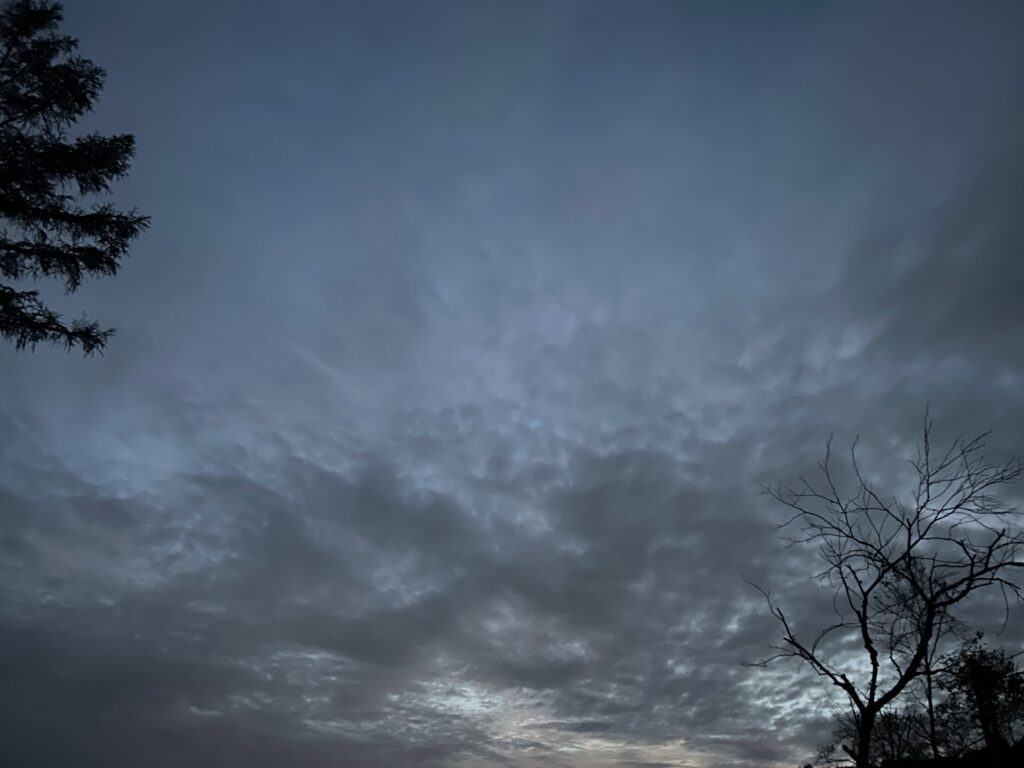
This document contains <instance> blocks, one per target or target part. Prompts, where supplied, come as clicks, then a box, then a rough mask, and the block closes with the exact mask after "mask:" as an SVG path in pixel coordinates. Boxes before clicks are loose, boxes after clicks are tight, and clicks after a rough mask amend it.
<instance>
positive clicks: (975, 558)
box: [755, 418, 1024, 768]
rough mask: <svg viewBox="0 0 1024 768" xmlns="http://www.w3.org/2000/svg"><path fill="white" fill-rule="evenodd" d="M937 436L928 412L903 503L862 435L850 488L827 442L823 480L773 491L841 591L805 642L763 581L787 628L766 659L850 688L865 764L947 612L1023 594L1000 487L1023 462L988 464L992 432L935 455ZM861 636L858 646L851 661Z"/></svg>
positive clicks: (854, 749) (858, 751) (1017, 547)
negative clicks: (878, 477)
mask: <svg viewBox="0 0 1024 768" xmlns="http://www.w3.org/2000/svg"><path fill="white" fill-rule="evenodd" d="M931 432H932V423H931V421H929V420H928V419H927V418H926V419H925V427H924V437H923V441H922V442H921V443H920V444H919V447H918V455H917V457H916V458H915V459H914V460H912V461H911V462H910V463H911V466H912V467H913V469H914V470H915V473H916V483H914V486H913V487H912V489H911V492H910V493H909V494H908V495H907V496H906V497H904V498H902V499H901V498H899V497H896V496H891V495H886V494H883V493H882V492H881V491H879V490H877V489H876V488H875V487H874V485H873V484H872V483H871V482H869V481H868V479H867V478H866V477H865V476H864V474H863V473H862V471H861V468H860V466H859V464H858V461H857V452H856V442H855V443H854V446H853V448H852V449H851V452H850V458H851V461H850V470H851V473H850V480H849V483H850V484H851V485H852V490H850V491H844V490H843V489H842V486H843V485H844V483H842V482H841V481H840V479H839V477H838V476H837V472H836V471H835V469H834V467H833V462H832V452H831V444H830V445H829V447H828V448H827V449H826V453H825V458H824V461H822V462H821V463H820V464H819V465H818V469H819V472H820V479H819V480H818V481H817V482H816V483H812V482H810V481H807V480H805V479H803V478H801V479H800V483H799V484H798V485H797V486H796V487H795V488H791V487H787V486H781V485H780V486H777V487H771V488H768V489H766V490H768V492H769V493H770V494H771V495H772V496H773V497H774V498H775V499H777V500H778V501H780V502H781V503H783V504H785V505H786V506H787V507H789V508H790V509H791V510H793V515H792V516H791V517H790V518H789V520H788V521H786V522H785V523H784V524H783V528H790V529H793V528H795V529H797V532H796V534H795V535H794V536H791V537H789V538H788V542H789V543H790V545H792V546H801V545H809V546H812V547H815V548H816V550H817V554H818V557H819V558H820V559H821V560H822V562H823V563H824V569H823V570H822V572H821V573H820V575H819V576H820V578H821V579H822V580H823V581H824V582H825V583H826V584H828V585H829V586H830V587H832V588H833V589H834V590H835V592H836V598H835V601H834V607H835V620H834V621H833V622H832V623H830V624H829V625H828V626H826V627H824V628H823V629H821V630H820V631H818V632H817V633H816V634H815V635H814V636H813V637H810V638H808V637H806V636H805V635H804V634H803V632H798V630H797V628H796V627H795V626H793V624H791V623H790V620H789V618H788V617H787V615H786V613H785V612H784V611H783V610H782V608H781V607H780V606H779V605H778V604H777V603H776V602H775V601H774V599H773V598H772V597H771V596H770V594H769V593H768V592H767V591H766V590H764V589H763V588H761V587H757V588H758V589H760V590H761V592H762V594H764V596H765V598H766V599H767V600H768V605H769V609H770V611H771V613H772V615H774V616H775V618H776V619H777V620H778V621H779V623H780V625H781V629H782V643H781V645H778V646H775V647H774V650H775V651H777V653H776V654H775V655H773V656H772V657H770V658H768V659H766V660H764V661H763V662H761V663H762V664H766V663H768V662H770V661H772V660H775V659H779V658H797V659H800V660H802V661H803V662H805V663H806V664H807V665H808V666H810V667H811V669H813V670H814V671H815V672H816V673H817V674H818V675H819V676H821V677H822V678H824V679H825V680H827V681H828V682H829V683H830V684H831V685H833V686H835V687H837V688H839V689H840V690H841V691H843V693H844V694H845V695H846V696H847V698H848V699H849V703H850V706H851V709H852V710H853V712H854V713H855V715H856V734H855V738H854V739H853V743H852V744H850V745H844V750H845V751H846V752H847V753H848V754H849V755H850V757H851V758H852V759H853V760H854V762H855V764H856V765H857V766H858V768H866V766H868V765H870V759H871V746H872V734H873V731H874V729H875V725H876V721H877V719H878V717H879V714H880V713H881V712H882V711H884V710H886V709H887V708H888V707H889V705H890V704H892V703H893V702H894V701H895V699H896V697H897V696H899V695H900V693H901V692H902V691H904V689H906V688H907V686H908V685H909V684H910V683H911V682H912V681H914V680H915V679H917V678H919V677H920V676H921V675H922V674H923V671H924V669H925V660H926V659H927V658H928V656H929V652H930V651H931V649H932V643H933V639H934V637H935V635H936V633H937V632H939V631H941V627H942V626H943V625H944V623H945V622H947V621H948V617H949V616H950V613H951V611H953V610H954V609H955V608H956V607H957V606H959V605H960V604H962V603H963V602H964V601H965V600H967V599H968V598H969V597H970V596H971V595H973V594H974V593H976V592H978V591H979V590H982V589H985V588H989V587H992V588H997V589H1001V590H1003V593H1004V597H1008V596H1011V595H1012V596H1015V597H1017V598H1018V599H1019V598H1020V594H1021V593H1020V587H1019V586H1018V584H1017V583H1016V582H1015V581H1013V579H1012V576H1011V573H1012V571H1013V570H1014V569H1018V568H1022V567H1024V562H1022V561H1021V560H1020V558H1019V554H1020V551H1021V548H1022V546H1024V535H1022V534H1021V533H1019V532H1014V530H1013V529H1012V527H1011V524H1010V523H1011V520H1010V516H1011V513H1012V512H1013V510H1012V509H1010V508H1008V507H1007V506H1005V504H1004V503H1003V502H1002V501H1001V499H1000V497H999V496H998V495H997V493H998V491H999V489H1000V486H1002V485H1004V484H1006V483H1009V482H1011V481H1013V480H1015V479H1016V478H1018V477H1019V476H1020V475H1021V474H1022V472H1024V465H1022V463H1021V462H1020V460H1014V461H1010V462H1008V463H1006V464H993V463H990V462H988V461H987V460H986V459H985V456H984V454H983V449H984V445H985V443H984V437H985V435H981V436H978V437H974V438H965V437H961V438H959V439H957V440H956V441H954V443H953V444H952V445H951V446H950V447H949V449H948V450H946V451H945V452H942V453H940V454H936V453H935V452H933V450H932V445H931ZM755 586H757V585H755ZM830 640H835V641H837V642H835V643H830V642H828V641H830ZM842 641H846V643H845V644H844V643H843V642H842ZM854 642H855V643H857V644H858V645H859V646H860V648H861V651H862V652H863V653H862V655H861V656H860V658H859V659H857V660H856V661H855V662H852V663H851V662H850V660H849V655H850V647H851V645H850V644H851V643H854Z"/></svg>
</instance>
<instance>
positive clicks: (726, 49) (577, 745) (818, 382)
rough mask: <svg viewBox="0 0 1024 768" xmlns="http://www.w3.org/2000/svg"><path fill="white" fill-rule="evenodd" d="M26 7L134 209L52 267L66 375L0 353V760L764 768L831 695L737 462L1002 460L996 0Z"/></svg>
mask: <svg viewBox="0 0 1024 768" xmlns="http://www.w3.org/2000/svg"><path fill="white" fill-rule="evenodd" d="M64 29H65V30H66V31H68V32H69V33H71V34H74V35H75V36H77V37H78V38H79V39H80V41H81V46H80V51H81V53H82V54H84V55H85V56H87V57H89V58H91V59H93V60H94V61H96V62H97V63H98V64H100V65H102V66H103V67H105V68H106V69H107V71H108V79H107V83H106V87H105V90H104V92H103V94H102V96H101V97H100V100H99V101H98V104H97V107H96V109H95V111H94V112H93V113H92V114H91V115H90V116H89V118H88V120H87V121H86V122H85V123H84V124H83V125H82V128H83V129H88V130H99V131H102V132H106V133H111V132H131V133H134V134H135V136H136V139H137V145H138V147H137V155H136V159H135V161H134V164H133V167H132V170H131V174H130V176H129V177H128V178H127V179H125V180H124V181H122V182H119V183H118V184H117V188H116V191H115V196H114V200H115V202H117V203H118V204H122V205H126V206H138V207H139V209H140V210H141V211H142V212H144V213H147V214H149V215H151V216H152V227H151V229H150V230H149V231H148V232H146V233H145V235H144V236H143V237H142V238H141V239H140V240H138V241H137V243H136V245H135V247H134V248H133V252H132V256H131V258H130V259H129V260H128V261H127V262H126V263H125V265H124V268H123V270H122V271H121V273H120V274H118V275H117V276H116V277H114V278H111V279H105V280H100V281H95V282H92V283H89V284H87V285H86V286H84V287H83V289H82V290H81V291H79V292H78V293H76V294H74V295H72V296H69V297H66V298H65V297H62V296H60V295H59V286H46V285H45V284H44V285H41V288H42V289H43V291H44V293H45V295H46V296H47V298H52V300H53V301H54V302H55V303H57V304H58V305H59V306H60V307H61V308H62V309H65V310H66V311H67V312H68V313H69V314H71V315H75V314H77V313H79V312H81V311H86V312H87V313H88V315H89V316H90V318H94V319H97V320H99V321H100V322H101V323H102V324H104V325H107V326H114V327H116V328H117V335H116V336H115V337H114V338H113V339H112V341H111V343H110V345H109V348H108V350H107V352H106V354H105V355H103V356H102V357H100V356H97V357H91V358H84V359H83V358H82V357H81V356H80V355H78V354H74V353H72V354H66V353H65V352H64V351H63V350H60V349H54V348H43V347H39V348H38V349H37V350H36V351H35V352H34V353H28V352H21V353H17V352H15V351H14V350H13V348H10V346H9V345H5V346H4V347H3V348H2V349H0V370H2V376H0V459H2V460H0V680H2V681H3V682H2V683H0V730H2V731H3V737H2V739H0V756H2V757H3V760H2V762H3V763H4V764H5V765H11V766H15V765H17V766H19V768H34V767H36V766H39V767H42V766H48V767H49V766H58V765H75V766H77V767H78V768H94V767H95V768H99V766H103V768H135V766H140V765H146V766H150V767H151V768H179V767H180V766H204V767H207V768H241V767H242V766H244V767H245V768H278V766H287V765H302V766H306V767H307V768H327V767H328V766H359V767H360V768H385V766H386V767H387V768H414V767H421V766H422V767H424V768H435V767H436V768H470V767H474V768H476V767H481V766H482V767H484V768H490V767H492V766H493V767H496V766H508V767H509V768H555V766H558V767H559V768H583V766H587V767H588V768H591V767H593V768H602V767H604V766H633V767H634V768H639V767H640V766H647V767H648V768H654V767H655V766H659V767H664V768H669V767H670V766H672V767H675V768H684V767H687V768H691V767H692V768H698V767H706V768H711V767H712V766H732V767H735V768H739V767H741V766H742V767H745V768H769V767H770V766H792V765H795V764H797V763H798V761H801V760H805V761H806V760H807V759H809V758H810V757H811V756H812V754H813V752H814V748H815V745H817V744H819V743H821V742H822V741H823V740H825V738H826V737H827V736H828V732H829V723H828V717H829V711H830V708H831V707H835V706H838V705H839V704H840V703H841V702H840V701H839V700H838V699H837V698H836V697H835V696H834V695H832V694H830V693H829V692H828V691H827V690H826V689H825V688H824V687H823V686H822V685H821V682H820V680H819V679H818V678H816V677H814V676H813V675H808V674H807V673H806V671H803V670H801V669H800V668H799V667H797V666H787V665H785V664H783V665H780V666H777V667H771V668H768V669H757V668H751V667H746V666H742V665H741V662H744V661H752V660H757V659H759V658H762V657H764V656H766V655H768V653H769V651H768V646H769V645H771V643H772V642H774V641H775V640H776V639H777V638H778V634H779V633H778V628H777V626H776V625H775V624H774V623H773V621H772V619H771V617H770V616H769V615H768V614H767V611H766V608H765V605H764V603H763V600H762V599H761V598H760V597H759V595H758V594H757V593H756V592H755V591H754V590H752V589H751V588H750V587H749V586H748V585H747V584H746V583H745V582H744V578H746V579H751V580H754V581H756V582H758V583H761V584H764V585H768V586H770V587H771V589H772V591H773V594H775V595H776V596H777V597H778V598H779V600H780V602H781V603H782V604H783V605H784V606H785V607H786V608H787V610H788V611H789V612H790V613H791V615H792V616H793V617H794V620H795V621H797V622H798V623H799V624H800V625H801V626H803V627H807V628H813V627H815V626H817V625H819V624H820V623H821V622H822V621H827V620H828V617H829V616H830V615H831V600H830V596H829V592H828V590H827V589H824V588H822V587H821V586H819V585H817V583H816V582H815V581H814V580H813V579H812V576H813V574H814V573H815V572H816V571H817V570H818V567H817V563H816V562H815V560H814V559H813V556H812V553H808V552H805V551H803V550H795V549H788V550H787V549H784V548H783V546H782V543H781V542H780V540H779V539H778V535H777V531H776V530H775V527H774V526H775V525H776V524H777V523H778V522H779V521H780V520H781V519H782V510H780V509H778V508H777V507H776V506H774V505H773V504H772V503H771V500H770V499H768V498H766V497H765V496H764V495H763V494H761V492H760V486H761V484H762V483H765V482H772V481H785V480H791V479H793V478H795V477H796V476H798V475H799V474H801V473H803V472H807V471H809V469H810V468H812V467H813V465H814V463H815V462H816V461H817V460H818V459H819V458H820V457H821V455H822V451H823V448H824V445H825V442H826V440H827V439H828V436H829V435H830V434H832V433H834V434H835V440H836V444H837V445H848V444H849V442H850V441H851V440H852V439H853V438H854V436H855V435H856V434H858V433H859V434H861V435H862V437H861V441H862V449H863V454H862V455H863V459H864V462H865V464H866V465H867V466H870V467H871V468H872V469H871V471H872V472H873V473H876V474H874V475H873V477H877V478H878V480H879V482H880V483H882V484H883V485H884V484H886V483H889V482H892V483H893V485H891V486H889V485H886V487H891V488H892V489H893V490H894V491H898V490H899V489H900V488H901V487H903V486H900V485H899V483H900V482H902V481H903V480H905V479H906V478H905V470H906V465H905V464H904V463H903V457H905V456H907V455H908V454H909V453H912V451H913V446H914V440H915V439H916V437H917V436H918V434H919V431H920V426H921V423H922V418H923V415H924V411H925V407H926V404H929V405H930V409H931V415H932V416H933V417H934V418H935V419H936V439H938V440H947V439H951V438H953V437H954V436H955V435H956V434H957V433H959V432H960V431H961V430H987V429H994V430H995V432H994V434H993V435H992V437H991V438H990V441H989V448H990V451H991V455H992V456H993V457H997V458H998V457H1008V456H1010V455H1013V454H1015V453H1022V452H1024V442H1022V440H1021V435H1022V434H1024V398H1022V396H1021V392H1022V386H1024V344H1022V341H1024V45H1022V40H1024V38H1022V34H1024V33H1022V30H1024V4H1022V3H1018V2H1007V3H999V2H985V3H979V2H966V1H965V2H959V3H950V2H927V3H926V2H920V3H914V2H905V3H889V2H880V3H845V2H844V3H817V2H801V3H782V2H778V3H774V2H773V3H769V2H746V3H744V2H708V3H699V2H654V1H652V0H636V1H635V2H634V1H630V2H626V1H622V2H599V1H597V0H594V1H593V2H537V1H535V0H521V1H519V2H488V1H486V0H482V1H480V2H441V1H436V2H427V1H426V0H424V1H423V2H411V1H410V2H392V1H390V0H385V1H383V2H354V3H342V2H312V1H311V0H301V1H300V0H296V1H294V2H283V1H282V2H269V1H267V0H252V1H250V2H237V1H232V2H199V1H198V0H181V1H179V2H155V1H148V0H72V1H71V2H69V3H67V5H66V20H65V24H64ZM51 288H56V289H57V290H53V291H51V290H50V289H51ZM1018 492H1019V489H1018ZM995 598H996V599H995V600H992V599H990V598H986V597H983V598H982V599H981V600H980V602H978V603H977V604H976V605H975V606H974V607H972V609H971V610H972V611H973V612H974V615H975V617H976V621H977V622H979V625H980V626H989V624H991V625H992V626H991V631H992V632H993V634H991V635H990V637H991V638H993V639H994V638H996V635H995V634H994V631H995V630H997V629H998V628H999V626H998V625H1000V624H1001V621H1002V618H1003V616H1002V614H1001V612H1000V611H1001V602H999V600H998V596H995ZM986 622H988V624H987V623H986ZM996 642H997V643H998V644H1001V645H1004V646H1006V647H1008V648H1010V649H1012V650H1021V649H1022V647H1024V612H1022V609H1021V608H1020V607H1018V606H1011V613H1010V616H1009V622H1008V624H1007V628H1006V630H1005V631H1004V632H1003V634H1002V635H1000V636H998V639H997V640H996Z"/></svg>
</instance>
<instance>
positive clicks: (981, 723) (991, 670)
mask: <svg viewBox="0 0 1024 768" xmlns="http://www.w3.org/2000/svg"><path fill="white" fill-rule="evenodd" d="M943 661H944V665H943V669H944V673H943V676H942V682H941V683H940V685H941V687H942V689H943V690H944V691H945V692H946V700H945V701H944V702H943V703H942V705H941V706H940V713H941V714H942V716H943V717H944V719H945V720H946V722H947V724H948V725H947V728H951V729H952V728H955V729H957V730H961V731H963V732H964V734H965V735H967V733H969V732H970V731H974V733H979V732H980V736H981V741H983V742H984V744H985V746H986V747H987V748H988V749H990V750H993V751H996V752H1000V751H1005V750H1007V749H1008V748H1009V746H1010V745H1011V744H1012V743H1014V742H1015V741H1016V740H1017V739H1018V738H1019V737H1020V736H1021V735H1022V734H1024V672H1021V671H1020V670H1019V669H1017V665H1016V664H1015V663H1014V661H1013V658H1012V657H1010V656H1009V655H1007V653H1006V652H1005V651H1002V650H993V649H990V648H986V647H985V646H984V645H982V643H981V636H980V635H978V636H976V637H974V638H973V639H971V640H968V641H967V642H966V643H964V644H963V645H962V646H961V647H960V649H959V650H957V651H956V652H955V653H953V654H950V655H949V656H947V657H946V658H945V659H944V660H943ZM968 743H970V742H968Z"/></svg>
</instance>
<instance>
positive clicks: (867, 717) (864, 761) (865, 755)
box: [854, 710, 875, 768]
mask: <svg viewBox="0 0 1024 768" xmlns="http://www.w3.org/2000/svg"><path fill="white" fill-rule="evenodd" d="M874 729H875V712H874V711H873V710H866V711H864V712H861V713H860V722H859V723H858V727H857V754H856V755H854V760H855V761H856V765H857V768H871V733H872V732H873V731H874Z"/></svg>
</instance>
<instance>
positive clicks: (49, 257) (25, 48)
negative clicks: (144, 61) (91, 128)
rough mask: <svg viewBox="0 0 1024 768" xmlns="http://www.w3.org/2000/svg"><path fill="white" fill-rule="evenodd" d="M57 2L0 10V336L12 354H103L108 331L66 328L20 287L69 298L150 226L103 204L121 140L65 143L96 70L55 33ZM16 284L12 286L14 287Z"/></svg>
mask: <svg viewBox="0 0 1024 768" xmlns="http://www.w3.org/2000/svg"><path fill="white" fill-rule="evenodd" d="M62 19H63V11H62V8H61V6H60V4H58V3H52V2H39V1H38V0H12V1H11V2H7V3H5V4H4V5H3V6H0V276H2V277H3V278H5V280H6V281H11V283H10V284H5V283H0V335H3V337H4V338H6V339H8V340H10V341H13V342H14V344H15V346H16V347H17V348H18V349H23V348H25V347H28V348H34V347H35V345H36V344H38V343H39V342H51V343H56V344H62V345H64V346H65V347H67V348H68V349H71V348H72V347H75V346H77V347H80V348H81V349H82V351H83V352H84V353H85V354H91V353H92V352H95V351H99V350H102V349H103V347H104V345H105V344H106V342H107V339H108V338H109V337H110V336H111V335H112V334H113V330H110V329H107V330H103V329H101V328H100V326H99V325H98V324H97V323H95V322H88V321H86V320H85V319H84V318H83V319H77V320H73V321H71V322H70V323H65V322H64V321H63V320H62V319H61V317H60V315H59V314H57V313H56V312H54V311H53V310H51V309H50V308H49V307H47V306H46V305H45V304H44V303H43V301H42V300H41V299H40V297H39V293H38V291H36V290H31V289H29V288H27V287H25V286H24V285H23V284H24V283H25V282H28V281H35V280H38V279H40V278H45V277H52V278H56V279H58V280H60V281H62V282H63V287H64V291H65V293H73V292H74V291H75V290H77V289H78V288H79V286H80V285H81V284H82V281H83V280H84V279H85V278H86V277H90V276H99V275H113V274H115V273H116V272H117V270H118V267H119V266H120V263H121V259H122V258H123V257H124V256H125V255H127V252H128V245H129V243H130V242H131V241H132V240H133V239H135V238H136V237H137V236H138V235H139V233H140V232H141V231H142V230H143V229H145V228H146V226H147V225H148V222H149V219H148V217H146V216H142V215H140V214H139V213H138V212H137V211H135V210H131V211H127V212H126V211H118V210H116V209H115V208H114V207H113V206H111V205H109V204H107V203H98V202H93V203H91V204H86V203H83V202H82V201H81V199H80V198H82V197H83V196H92V195H96V194H101V193H106V192H109V189H110V188H109V185H110V183H111V181H113V180H115V179H118V178H121V177H123V176H124V175H125V174H126V173H127V171H128V166H129V161H130V160H131V157H132V154H133V153H134V149H135V139H134V137H132V136H130V135H128V134H122V135H117V136H100V135H98V134H95V133H92V134H88V135H82V136H77V137H74V138H71V137H69V136H68V130H69V128H70V127H71V126H72V125H73V124H74V123H75V121H76V120H77V119H79V118H80V117H81V116H82V115H84V114H85V113H87V112H89V111H90V110H91V109H92V106H93V103H94V102H95V100H96V98H97V96H98V95H99V93H100V90H101V89H102V87H103V80H104V76H105V73H104V71H103V70H102V69H101V68H100V67H98V66H96V65H95V64H93V63H92V62H91V61H89V60H88V59H84V58H81V57H79V56H76V55H75V54H74V52H75V49H76V48H77V46H78V41H77V40H76V39H75V38H73V37H69V36H67V35H62V34H60V33H59V32H58V26H59V24H60V22H61V21H62ZM19 284H20V285H19Z"/></svg>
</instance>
